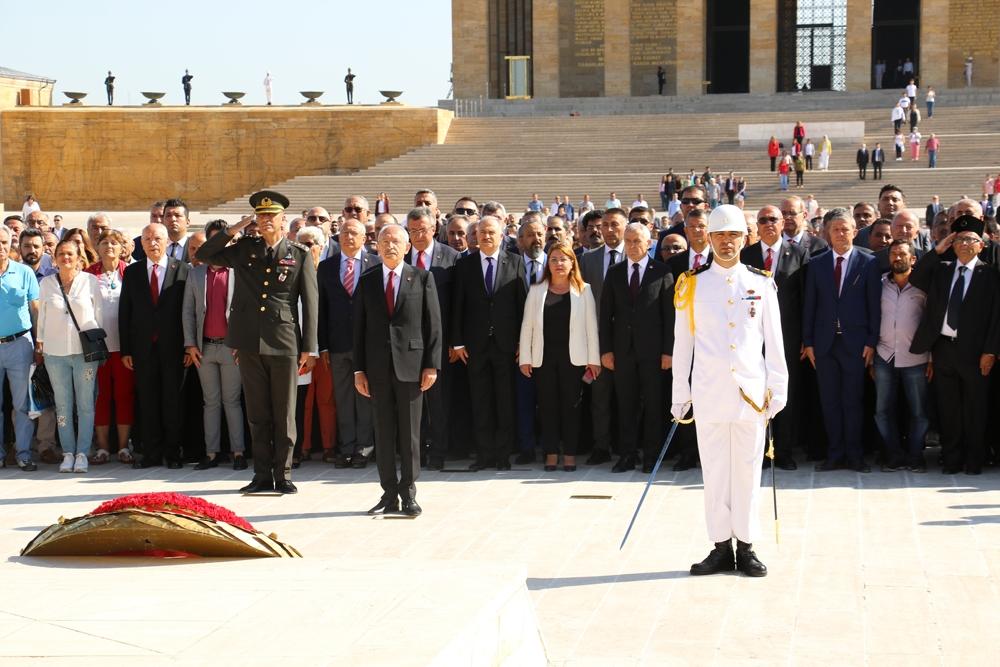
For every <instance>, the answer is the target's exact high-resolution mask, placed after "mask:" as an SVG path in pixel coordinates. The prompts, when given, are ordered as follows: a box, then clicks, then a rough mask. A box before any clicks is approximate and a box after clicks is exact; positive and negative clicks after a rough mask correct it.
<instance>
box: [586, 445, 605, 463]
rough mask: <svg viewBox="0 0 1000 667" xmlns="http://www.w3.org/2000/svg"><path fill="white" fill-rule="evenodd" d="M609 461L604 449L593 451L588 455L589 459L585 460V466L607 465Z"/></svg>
mask: <svg viewBox="0 0 1000 667" xmlns="http://www.w3.org/2000/svg"><path fill="white" fill-rule="evenodd" d="M610 460H611V454H610V453H609V452H608V451H606V450H604V449H595V450H594V451H592V452H591V453H590V457H588V458H587V465H589V466H599V465H601V464H602V463H607V462H608V461H610Z"/></svg>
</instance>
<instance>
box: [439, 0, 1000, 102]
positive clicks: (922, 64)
mask: <svg viewBox="0 0 1000 667" xmlns="http://www.w3.org/2000/svg"><path fill="white" fill-rule="evenodd" d="M998 15H1000V0H452V43H453V46H452V52H453V63H454V64H453V77H454V79H453V83H454V95H455V97H456V98H476V97H480V96H484V97H488V98H505V97H512V98H516V97H535V98H552V97H601V96H605V97H628V96H639V95H655V94H658V92H659V80H660V79H659V77H658V70H662V80H663V94H665V95H703V94H713V93H774V92H790V91H796V90H845V91H852V92H856V91H864V90H868V89H871V88H877V87H886V88H889V87H896V86H897V85H899V86H901V85H902V84H903V83H904V81H903V79H905V78H908V73H909V71H910V68H911V67H912V71H913V74H914V76H915V77H916V78H917V80H918V82H919V83H920V84H921V85H922V86H934V87H936V88H953V87H962V86H965V85H966V80H965V75H966V67H967V63H968V62H971V65H972V67H971V69H972V85H973V86H978V87H996V86H998V85H1000V21H998V20H997V17H998ZM970 58H971V61H969V59H970ZM898 68H904V69H905V72H904V73H902V74H899V75H897V74H898V72H897V70H898ZM876 79H878V80H876Z"/></svg>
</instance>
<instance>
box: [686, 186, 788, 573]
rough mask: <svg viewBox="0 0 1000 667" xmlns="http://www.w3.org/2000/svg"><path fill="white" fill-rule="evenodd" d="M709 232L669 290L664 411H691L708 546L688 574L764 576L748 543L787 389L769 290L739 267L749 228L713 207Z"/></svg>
mask: <svg viewBox="0 0 1000 667" xmlns="http://www.w3.org/2000/svg"><path fill="white" fill-rule="evenodd" d="M708 232H709V239H710V242H711V245H712V251H713V255H714V257H715V259H714V261H713V262H712V263H711V264H708V265H705V266H702V267H699V268H698V269H694V270H691V271H688V272H687V273H684V274H682V275H681V276H680V278H679V279H678V281H677V286H676V296H675V305H676V307H677V308H676V311H677V319H676V322H675V326H674V338H675V340H674V350H673V366H674V383H673V399H672V400H673V405H672V407H671V413H672V414H673V415H674V417H675V418H678V419H680V418H682V417H683V416H684V415H685V413H686V411H687V409H688V407H689V406H688V403H690V404H691V405H690V407H692V408H693V411H694V420H695V427H696V429H697V433H698V453H699V455H700V456H701V468H702V475H703V477H704V483H705V520H706V523H707V524H708V536H709V539H711V540H712V542H714V543H715V548H714V549H713V550H712V552H711V553H710V554H709V555H708V557H707V558H706V559H705V560H703V561H702V562H700V563H696V564H694V565H692V566H691V574H692V575H703V574H715V573H717V572H726V571H732V570H734V569H738V570H739V571H740V572H742V573H743V574H745V575H748V576H752V577H762V576H764V575H766V574H767V568H766V567H764V564H763V563H761V562H760V561H759V560H757V557H756V555H755V554H754V552H753V550H752V548H751V547H752V543H753V541H754V539H755V538H756V536H757V535H758V534H759V532H760V522H759V518H758V497H759V494H760V477H761V463H762V461H763V457H764V440H765V425H766V420H767V419H770V418H771V417H773V416H774V415H775V414H777V413H778V412H779V411H780V410H781V408H782V407H784V405H785V403H786V401H787V392H788V369H787V367H786V366H785V357H784V346H783V345H782V339H781V316H780V313H779V311H778V296H777V287H776V286H775V283H774V280H773V279H771V277H770V274H768V273H767V272H766V271H761V270H759V269H755V268H751V267H748V266H746V265H744V264H740V261H739V257H740V250H741V249H742V248H743V245H744V243H745V240H746V233H747V224H746V220H745V218H744V217H743V211H741V210H740V209H739V208H737V207H736V206H731V205H729V204H723V205H722V206H719V207H718V208H716V209H715V210H714V211H712V214H711V215H710V216H709V219H708ZM681 369H683V372H682V370H681ZM689 369H690V380H689V375H688V370H689ZM733 537H735V538H736V540H737V550H736V554H735V555H734V554H733V547H732V538H733Z"/></svg>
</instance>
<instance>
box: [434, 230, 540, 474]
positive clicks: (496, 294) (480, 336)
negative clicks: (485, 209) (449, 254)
mask: <svg viewBox="0 0 1000 667" xmlns="http://www.w3.org/2000/svg"><path fill="white" fill-rule="evenodd" d="M476 238H477V242H478V245H479V248H478V249H477V250H476V251H475V252H472V253H470V254H469V255H467V256H466V257H463V258H462V259H461V260H459V261H458V263H457V264H456V265H455V275H454V282H455V288H454V292H453V295H452V301H451V332H450V339H451V340H450V345H451V348H450V351H449V353H448V360H449V361H450V362H452V363H454V362H456V361H461V362H463V363H465V364H466V365H467V366H468V371H469V387H470V389H471V394H472V419H473V422H474V424H475V430H476V448H477V450H476V460H475V461H474V462H473V463H472V465H471V466H470V467H471V469H472V470H481V469H483V468H490V467H493V466H496V468H497V470H510V453H511V451H513V447H514V424H515V423H516V421H515V414H514V375H513V374H514V369H515V359H516V354H517V346H518V340H519V337H520V334H521V316H522V314H523V313H524V299H525V297H526V296H527V290H526V289H525V287H524V279H523V277H522V276H524V262H523V261H522V260H521V256H520V255H516V254H512V253H509V252H505V251H504V250H503V249H502V247H501V244H502V243H503V242H504V236H503V224H502V222H501V221H500V219H499V218H497V217H496V216H493V215H484V216H483V217H482V219H481V220H480V221H479V223H477V225H476Z"/></svg>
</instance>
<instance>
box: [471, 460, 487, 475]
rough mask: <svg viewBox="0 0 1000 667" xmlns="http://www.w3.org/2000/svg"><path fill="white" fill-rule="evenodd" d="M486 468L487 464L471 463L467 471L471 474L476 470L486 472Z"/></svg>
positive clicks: (480, 462)
mask: <svg viewBox="0 0 1000 667" xmlns="http://www.w3.org/2000/svg"><path fill="white" fill-rule="evenodd" d="M487 468H489V464H487V463H485V462H483V461H473V462H472V463H470V464H469V470H471V471H472V472H476V471H477V470H486V469H487Z"/></svg>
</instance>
